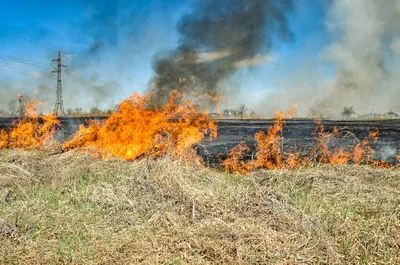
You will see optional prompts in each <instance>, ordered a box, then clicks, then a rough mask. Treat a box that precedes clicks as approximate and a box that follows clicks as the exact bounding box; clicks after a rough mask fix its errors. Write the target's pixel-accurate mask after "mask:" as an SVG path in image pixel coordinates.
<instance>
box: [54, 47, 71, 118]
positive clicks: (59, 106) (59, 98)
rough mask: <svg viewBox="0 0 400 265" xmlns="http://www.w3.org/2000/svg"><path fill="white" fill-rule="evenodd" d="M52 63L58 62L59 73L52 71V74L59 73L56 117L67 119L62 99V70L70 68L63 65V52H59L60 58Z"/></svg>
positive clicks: (55, 108)
mask: <svg viewBox="0 0 400 265" xmlns="http://www.w3.org/2000/svg"><path fill="white" fill-rule="evenodd" d="M52 61H53V62H57V71H52V73H57V96H56V103H55V105H54V115H56V116H62V117H65V111H64V106H63V97H62V81H61V69H62V67H68V66H67V65H65V64H62V63H61V52H58V57H57V58H55V59H53V60H52Z"/></svg>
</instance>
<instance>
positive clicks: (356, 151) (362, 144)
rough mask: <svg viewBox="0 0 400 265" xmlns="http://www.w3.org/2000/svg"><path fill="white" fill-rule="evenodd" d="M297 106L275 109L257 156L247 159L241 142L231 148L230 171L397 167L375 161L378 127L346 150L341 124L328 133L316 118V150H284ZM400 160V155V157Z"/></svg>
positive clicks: (260, 135)
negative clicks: (323, 166)
mask: <svg viewBox="0 0 400 265" xmlns="http://www.w3.org/2000/svg"><path fill="white" fill-rule="evenodd" d="M295 109H296V106H293V107H292V108H291V109H289V110H288V111H287V113H286V114H283V113H280V112H278V111H277V112H275V121H274V125H273V126H272V127H270V128H268V129H267V131H266V132H258V133H256V135H255V140H256V145H255V149H256V154H255V159H253V160H250V161H248V162H244V161H243V152H245V151H246V152H248V151H249V150H250V148H249V147H248V146H247V145H245V144H244V143H240V144H239V145H237V146H236V147H235V148H233V149H232V150H231V152H230V153H229V155H228V158H227V159H226V160H225V161H224V162H223V166H224V168H225V169H226V170H227V171H230V172H234V173H238V174H247V173H249V172H250V171H252V170H254V169H261V168H263V169H296V168H300V167H304V166H310V165H314V164H321V163H322V164H339V165H345V164H366V165H372V166H375V167H381V168H393V167H394V166H393V165H391V164H389V163H387V162H384V161H377V160H373V154H374V150H373V148H372V147H371V144H372V143H376V142H377V140H378V130H375V131H371V132H370V133H369V134H368V136H367V137H365V138H364V139H362V140H361V141H358V142H357V143H356V144H353V145H351V144H350V145H348V148H347V149H345V148H344V147H341V144H342V145H343V142H342V140H343V138H345V137H344V136H343V135H342V133H341V132H340V131H339V129H338V128H337V127H333V130H332V132H327V131H326V130H325V126H324V125H323V124H322V122H321V121H320V120H316V129H315V131H314V133H313V135H314V138H315V141H314V147H313V150H312V151H311V152H310V153H309V154H308V155H303V156H301V155H300V154H299V153H297V152H296V151H292V152H284V151H283V150H282V141H283V135H282V132H283V127H284V126H285V125H286V122H285V120H284V119H288V118H291V117H294V115H295ZM397 158H398V159H400V155H398V156H397Z"/></svg>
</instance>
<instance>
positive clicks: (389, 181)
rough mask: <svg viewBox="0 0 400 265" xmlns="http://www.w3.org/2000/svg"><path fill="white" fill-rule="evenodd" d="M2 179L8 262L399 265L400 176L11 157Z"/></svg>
mask: <svg viewBox="0 0 400 265" xmlns="http://www.w3.org/2000/svg"><path fill="white" fill-rule="evenodd" d="M0 173H1V174H0V195H1V196H2V197H0V199H1V202H0V216H1V218H2V220H0V221H1V222H0V226H2V227H7V228H8V230H7V229H5V231H6V230H7V231H8V233H7V234H6V233H2V234H0V241H1V242H0V257H4V258H3V260H1V261H0V262H3V263H5V264H13V263H19V264H57V263H63V264H64V263H70V264H83V263H89V264H132V263H145V264H187V263H194V264H215V263H222V264H240V263H242V264H266V263H268V264H293V263H301V264H304V263H306V264H314V263H378V262H379V263H383V264H385V263H386V264H396V263H400V254H398V249H399V248H400V238H399V235H400V208H399V205H400V204H399V202H400V199H399V198H400V197H399V193H400V173H399V172H398V171H395V170H382V169H375V168H370V167H361V166H343V167H332V166H329V167H320V168H313V169H303V170H301V171H283V170H280V171H259V172H256V173H254V174H252V175H250V176H246V177H242V176H237V175H232V174H227V173H224V172H217V171H213V170H209V169H206V168H203V167H200V166H193V167H184V166H181V165H180V163H179V162H177V161H173V160H171V159H169V158H168V157H165V158H162V159H159V160H156V161H154V160H142V161H137V162H133V163H129V162H126V161H120V160H110V161H98V160H95V159H93V158H91V157H90V156H87V155H85V154H82V153H78V152H67V153H53V154H50V153H49V152H46V151H30V152H27V151H17V150H7V151H1V152H0ZM0 229H1V228H0ZM10 229H11V230H12V231H17V232H18V233H14V234H13V236H8V235H9V234H10V233H9V232H10V231H11V230H10ZM1 231H2V230H1Z"/></svg>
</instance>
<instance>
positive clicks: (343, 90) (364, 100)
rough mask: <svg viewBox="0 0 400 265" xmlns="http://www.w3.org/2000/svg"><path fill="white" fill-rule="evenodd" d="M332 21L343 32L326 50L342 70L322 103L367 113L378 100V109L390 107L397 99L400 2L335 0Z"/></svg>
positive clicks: (335, 30)
mask: <svg viewBox="0 0 400 265" xmlns="http://www.w3.org/2000/svg"><path fill="white" fill-rule="evenodd" d="M327 26H328V29H330V30H331V31H332V32H333V33H334V34H339V37H338V39H337V40H336V41H335V42H334V43H332V44H331V45H330V46H329V47H327V49H326V51H325V54H324V55H325V56H326V58H327V59H328V60H329V61H331V62H333V63H335V65H336V66H337V69H338V73H337V79H336V81H335V82H334V84H333V87H332V88H330V90H329V91H327V94H326V98H325V99H324V100H323V101H322V102H321V105H320V106H319V107H320V108H322V109H324V110H325V111H326V112H328V113H334V112H335V111H336V112H337V110H338V109H341V108H342V107H343V106H345V105H348V106H351V105H353V106H354V107H355V108H356V109H358V110H359V111H364V112H366V111H368V110H371V108H372V106H373V105H375V106H376V110H377V111H385V110H386V111H388V110H389V108H392V107H393V105H394V104H398V103H397V101H398V98H399V96H400V89H399V82H398V81H400V80H399V77H398V73H399V72H398V70H399V68H398V64H399V54H398V53H397V52H398V36H399V34H400V2H399V1H398V0H384V1H379V3H378V2H377V1H375V0H336V1H334V2H333V3H332V7H331V10H330V13H329V16H328V20H327ZM396 36H397V38H396ZM396 53H397V54H396ZM396 64H397V69H396Z"/></svg>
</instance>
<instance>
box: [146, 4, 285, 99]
mask: <svg viewBox="0 0 400 265" xmlns="http://www.w3.org/2000/svg"><path fill="white" fill-rule="evenodd" d="M196 3H197V4H196V5H195V6H194V7H193V9H192V10H191V12H190V13H189V14H187V15H185V16H183V17H182V18H181V19H180V21H179V22H178V25H177V29H178V32H179V34H180V41H179V45H178V47H177V48H176V49H175V50H173V51H167V52H159V53H157V54H155V55H154V58H153V69H154V72H155V76H154V77H153V79H152V80H151V85H152V87H151V89H150V91H151V92H152V93H153V95H154V97H153V102H152V104H154V106H160V105H163V104H165V103H166V101H167V99H168V95H169V94H170V92H171V91H172V90H180V91H185V92H192V93H193V92H196V93H197V94H203V93H207V94H208V95H210V96H211V98H212V97H216V96H218V95H219V94H220V93H219V91H220V89H221V87H222V84H221V82H222V81H223V80H225V79H226V78H229V77H230V76H231V75H232V74H233V73H234V72H235V71H236V70H237V68H239V67H244V66H245V67H247V66H252V65H255V64H259V63H263V62H265V61H267V60H269V59H270V57H268V56H265V55H260V54H267V53H268V52H269V50H270V48H271V46H272V43H273V40H274V39H275V38H280V39H283V40H289V39H290V38H291V34H290V31H289V29H288V21H287V14H288V12H289V11H291V10H292V1H291V0H281V1H272V0H251V1H249V0H226V1H213V0H203V1H197V2H196Z"/></svg>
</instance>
